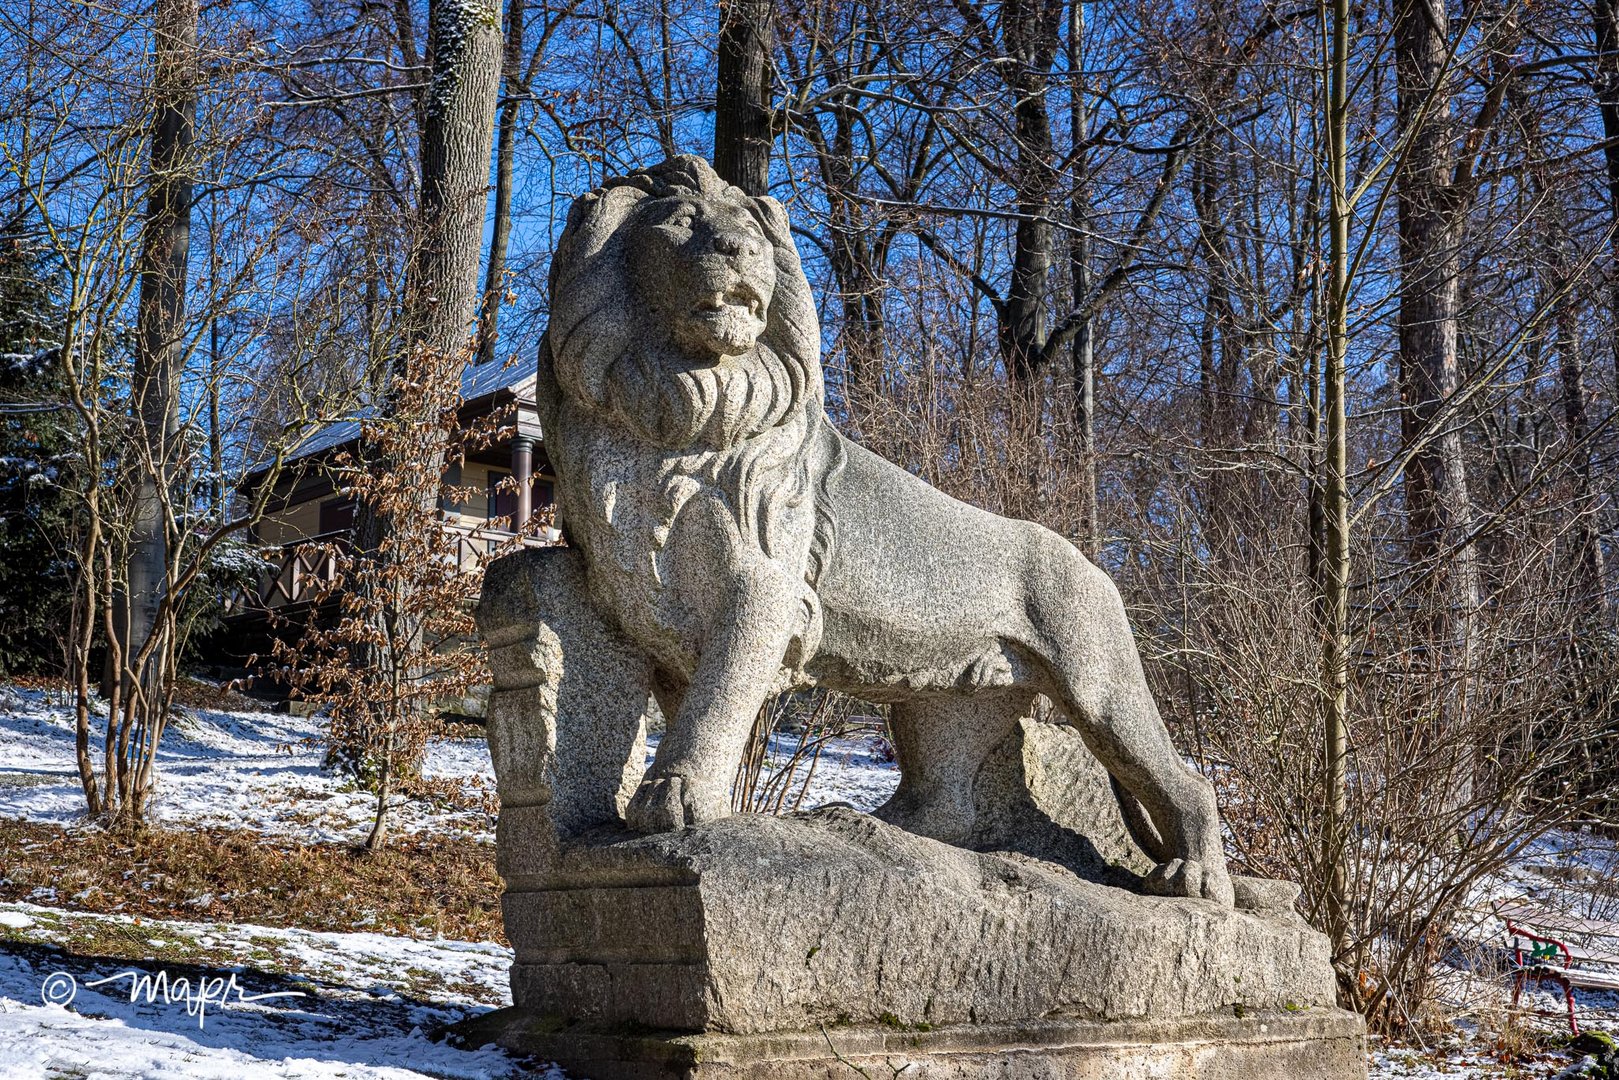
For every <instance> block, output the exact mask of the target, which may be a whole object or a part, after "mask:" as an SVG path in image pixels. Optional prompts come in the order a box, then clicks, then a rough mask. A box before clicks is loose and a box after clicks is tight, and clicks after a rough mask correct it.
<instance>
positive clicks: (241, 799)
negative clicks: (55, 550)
mask: <svg viewBox="0 0 1619 1080" xmlns="http://www.w3.org/2000/svg"><path fill="white" fill-rule="evenodd" d="M98 722H100V723H102V724H104V721H100V720H99V718H98ZM321 724H322V721H321V720H320V718H318V717H302V716H294V715H290V714H286V713H271V712H215V711H212V710H206V709H192V710H186V711H185V712H184V714H183V716H182V718H180V719H177V720H175V721H173V722H171V723H170V725H169V728H168V730H167V731H166V732H165V733H164V735H163V741H162V743H161V744H160V746H159V748H158V766H157V768H158V783H157V793H156V795H155V797H154V799H153V801H152V805H151V810H150V812H151V815H152V819H153V821H154V822H156V823H158V824H161V825H212V826H221V827H225V828H238V829H252V830H254V831H256V832H261V833H266V834H270V835H276V836H285V837H287V838H289V839H294V840H300V841H305V842H337V843H358V842H360V841H363V840H364V839H365V836H366V833H367V832H369V831H370V828H371V817H372V813H373V809H374V805H375V803H374V800H373V797H372V796H371V794H370V793H369V792H366V791H363V790H360V789H359V788H357V787H355V786H354V785H353V784H352V783H350V782H348V781H347V780H346V779H345V778H343V777H341V776H339V775H337V774H335V773H332V772H330V771H327V770H324V769H322V768H321V757H322V749H321V746H320V742H319V739H320V734H321ZM94 726H95V725H94V724H93V725H92V727H94ZM101 730H105V728H104V726H103V727H102V729H101ZM100 738H101V735H100V733H99V732H95V733H93V734H92V736H91V742H92V745H99V741H100ZM655 745H656V741H655V740H654V746H655ZM796 745H797V740H796V739H793V738H789V737H780V738H776V739H773V740H772V748H771V757H772V759H773V760H774V761H776V762H777V763H778V766H779V764H781V763H783V762H785V761H786V760H787V759H788V758H790V757H791V756H792V753H793V750H794V748H795V747H796ZM0 747H3V748H4V750H3V751H0V820H5V819H7V818H18V817H21V818H27V819H29V820H32V821H44V822H52V823H57V824H67V823H69V822H72V821H76V820H78V819H79V818H81V817H82V816H83V813H84V793H83V792H82V790H81V789H80V788H79V776H78V771H77V767H76V765H75V757H74V744H73V710H72V707H71V705H70V704H69V703H67V702H65V701H63V700H60V699H59V698H58V697H57V696H55V695H52V694H48V693H46V692H43V691H39V690H22V689H18V688H15V687H8V686H5V685H3V684H0ZM878 754H879V748H878V747H877V745H876V743H875V739H874V737H871V736H854V737H849V738H840V739H833V740H829V741H828V742H827V743H826V744H825V746H824V747H823V749H822V752H821V755H820V760H819V761H818V762H817V763H816V767H815V772H814V776H813V777H812V778H811V785H810V790H809V792H808V794H807V796H806V798H805V800H804V803H803V805H804V807H805V808H806V809H807V808H809V807H813V806H818V805H821V804H822V803H827V802H847V803H849V804H850V805H852V806H854V807H856V808H858V809H862V810H869V809H872V808H873V807H876V806H877V805H879V804H880V803H882V801H883V800H884V799H886V798H888V796H889V794H890V793H892V791H893V790H894V787H895V785H896V784H898V783H899V773H898V771H897V770H896V769H895V768H894V766H893V765H892V764H891V763H884V762H883V761H881V760H880V759H879V756H878ZM807 765H808V763H807V761H806V762H804V763H802V764H801V766H800V771H799V773H798V775H799V776H800V777H802V776H803V775H805V774H806V773H807V772H808V767H807ZM423 773H424V775H425V776H427V777H428V778H429V779H453V780H456V781H458V783H459V785H460V787H461V789H462V791H463V793H464V794H467V795H469V796H472V798H469V799H466V800H462V801H463V802H464V803H466V804H467V805H471V806H474V807H476V808H474V809H468V808H466V806H459V807H456V806H448V805H445V804H443V803H434V802H428V801H424V800H419V799H403V798H401V799H399V800H397V801H396V803H395V805H394V807H393V808H392V809H391V810H390V812H389V813H390V817H389V825H390V828H392V829H395V830H398V831H403V832H418V831H422V830H428V831H432V832H439V833H452V834H460V835H465V836H468V837H469V838H473V839H479V840H486V841H490V842H493V840H494V818H493V815H492V813H491V812H490V811H489V809H486V808H484V807H483V806H481V805H479V804H480V803H485V804H487V805H488V806H489V807H492V806H493V802H492V795H493V792H494V770H493V768H492V767H491V765H490V763H489V748H488V746H487V745H486V744H485V743H484V742H483V741H482V740H481V739H440V740H437V741H435V742H434V743H433V744H432V745H431V746H429V748H428V752H427V759H426V762H425V765H424V768H423ZM794 790H795V791H796V788H795V789H794Z"/></svg>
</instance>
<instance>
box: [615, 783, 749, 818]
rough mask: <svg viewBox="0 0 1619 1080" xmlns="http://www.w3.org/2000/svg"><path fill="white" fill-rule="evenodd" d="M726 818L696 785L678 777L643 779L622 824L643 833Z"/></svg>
mask: <svg viewBox="0 0 1619 1080" xmlns="http://www.w3.org/2000/svg"><path fill="white" fill-rule="evenodd" d="M725 816H726V815H725V808H724V806H723V805H720V806H716V805H714V800H713V799H711V798H709V799H705V798H704V797H703V795H702V792H701V790H700V789H699V787H698V786H697V785H696V784H694V783H693V782H692V781H691V780H690V779H688V778H687V777H684V776H680V775H678V774H676V775H672V776H657V777H651V776H649V777H647V778H646V779H645V780H642V781H641V786H640V787H638V788H636V789H635V794H634V795H633V796H631V798H630V804H629V805H628V806H626V807H625V808H624V820H625V822H626V823H627V824H628V825H629V827H630V828H632V829H634V830H635V831H636V832H644V833H660V832H672V831H673V830H675V829H679V828H683V827H685V826H687V825H698V824H701V823H702V822H705V821H713V820H715V819H716V818H721V817H725Z"/></svg>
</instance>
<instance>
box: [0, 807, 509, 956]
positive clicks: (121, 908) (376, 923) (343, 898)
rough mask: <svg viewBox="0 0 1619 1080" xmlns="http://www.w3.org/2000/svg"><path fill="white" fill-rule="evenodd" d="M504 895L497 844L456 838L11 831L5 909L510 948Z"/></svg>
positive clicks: (2, 849) (0, 874) (1, 842)
mask: <svg viewBox="0 0 1619 1080" xmlns="http://www.w3.org/2000/svg"><path fill="white" fill-rule="evenodd" d="M500 888H501V884H500V879H499V877H497V876H496V874H495V858H494V847H493V845H491V844H486V843H478V842H474V841H468V840H465V839H458V838H454V837H443V836H419V837H418V836H410V835H401V836H398V837H397V838H396V839H395V840H394V842H393V844H392V845H391V846H390V847H388V848H385V849H383V850H382V851H377V852H366V851H364V850H361V849H357V848H354V847H350V846H347V845H339V844H302V843H297V842H294V841H290V840H283V839H279V838H276V837H266V836H263V835H260V834H258V833H252V832H247V831H244V830H229V829H189V830H184V831H179V830H163V829H147V830H145V831H143V832H141V833H139V834H135V835H119V834H116V833H110V832H107V831H105V830H102V829H93V828H86V829H77V828H75V829H64V828H61V827H59V826H55V825H41V824H35V823H32V822H27V821H21V820H16V821H6V822H3V823H0V900H12V901H21V900H28V901H32V902H35V903H46V904H52V905H59V906H65V907H71V908H73V909H75V910H78V911H88V912H99V913H110V912H118V913H120V914H132V915H139V916H141V917H143V918H152V919H187V920H199V919H206V920H209V921H214V922H251V923H258V924H260V925H264V926H282V927H297V928H300V929H305V930H324V931H332V932H346V931H351V930H355V929H365V930H375V931H378V932H384V933H394V934H405V935H408V936H411V937H432V936H443V937H447V938H455V939H458V940H464V941H495V942H501V943H504V942H505V935H504V934H503V933H502V930H501V924H500V904H499V898H500ZM39 889H53V890H55V893H54V899H51V898H49V894H44V895H41V894H39V893H37V892H36V890H39Z"/></svg>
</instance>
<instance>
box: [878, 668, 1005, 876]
mask: <svg viewBox="0 0 1619 1080" xmlns="http://www.w3.org/2000/svg"><path fill="white" fill-rule="evenodd" d="M1033 703H1034V694H1033V693H1032V692H1031V691H1028V690H993V691H989V690H986V691H980V692H978V693H976V694H972V695H971V696H968V697H962V696H959V695H955V694H949V695H946V694H929V695H926V696H922V697H917V698H913V699H912V700H910V701H907V702H903V703H901V704H898V705H895V706H894V707H893V714H892V717H891V720H890V724H889V726H890V729H891V731H892V733H893V736H894V753H895V756H896V757H897V758H898V760H899V777H900V779H899V788H898V790H896V791H895V792H894V794H893V796H892V797H891V798H890V799H889V800H888V801H887V802H886V803H884V804H883V805H882V806H881V807H879V808H878V809H877V811H876V816H877V817H880V818H882V819H883V820H884V821H887V822H889V823H890V824H893V825H898V826H899V827H900V828H902V829H905V830H907V831H908V832H914V833H916V834H918V835H920V836H928V837H932V838H933V839H935V840H940V841H943V842H944V843H947V844H960V843H963V842H964V841H966V840H967V839H968V838H969V837H970V836H971V835H972V831H973V816H974V812H973V804H974V800H973V782H974V781H975V780H976V779H977V776H978V770H979V768H980V767H981V766H982V765H983V764H984V760H985V759H986V758H988V757H989V755H990V753H991V752H992V751H994V749H995V747H996V746H998V745H1000V743H1001V741H1002V740H1003V739H1005V738H1006V737H1007V735H1008V734H1010V733H1011V731H1012V725H1014V724H1016V723H1017V721H1018V718H1019V717H1021V716H1023V715H1024V714H1025V713H1027V712H1028V711H1029V707H1030V706H1031V705H1032V704H1033Z"/></svg>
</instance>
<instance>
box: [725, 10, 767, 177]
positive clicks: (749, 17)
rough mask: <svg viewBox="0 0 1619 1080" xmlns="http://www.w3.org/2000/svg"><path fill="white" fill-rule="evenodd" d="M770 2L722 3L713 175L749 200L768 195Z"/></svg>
mask: <svg viewBox="0 0 1619 1080" xmlns="http://www.w3.org/2000/svg"><path fill="white" fill-rule="evenodd" d="M770 12H771V3H770V0H721V3H720V56H719V61H720V63H719V84H718V87H717V91H716V93H715V95H714V171H715V172H717V173H719V174H720V178H721V179H723V180H724V181H725V182H726V183H729V184H735V185H736V186H737V187H739V188H741V189H742V190H743V191H745V192H747V193H748V194H749V195H763V194H765V193H767V192H768V191H769V190H770V139H771V115H770V50H771V48H772V41H773V36H772V25H771V14H770Z"/></svg>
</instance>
